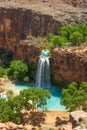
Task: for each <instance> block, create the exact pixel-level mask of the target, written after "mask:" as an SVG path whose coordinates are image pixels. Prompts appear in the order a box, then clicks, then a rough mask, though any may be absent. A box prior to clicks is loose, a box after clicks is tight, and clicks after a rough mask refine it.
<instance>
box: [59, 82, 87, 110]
mask: <svg viewBox="0 0 87 130" xmlns="http://www.w3.org/2000/svg"><path fill="white" fill-rule="evenodd" d="M86 93H87V82H83V83H82V84H81V85H80V86H78V84H77V83H75V82H72V83H71V84H70V85H69V86H68V88H67V89H63V90H62V98H61V103H62V104H64V105H65V106H66V108H67V109H69V110H70V111H72V110H75V109H79V108H80V107H82V108H84V107H85V106H87V94H86Z"/></svg>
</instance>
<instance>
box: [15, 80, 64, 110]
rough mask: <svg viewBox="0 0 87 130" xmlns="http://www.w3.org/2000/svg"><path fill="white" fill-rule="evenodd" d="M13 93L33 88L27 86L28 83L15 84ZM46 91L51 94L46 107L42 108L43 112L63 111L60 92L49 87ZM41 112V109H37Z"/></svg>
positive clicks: (29, 85) (32, 85)
mask: <svg viewBox="0 0 87 130" xmlns="http://www.w3.org/2000/svg"><path fill="white" fill-rule="evenodd" d="M14 86H15V91H20V90H23V89H28V88H29V87H34V86H35V85H34V84H28V83H23V82H15V83H14ZM48 90H49V91H50V93H51V98H50V99H47V105H45V106H44V109H45V110H49V111H64V110H65V106H63V105H61V103H60V100H61V95H62V93H61V90H60V89H59V88H57V87H55V86H51V87H50V88H48ZM39 109H40V110H42V109H43V108H39Z"/></svg>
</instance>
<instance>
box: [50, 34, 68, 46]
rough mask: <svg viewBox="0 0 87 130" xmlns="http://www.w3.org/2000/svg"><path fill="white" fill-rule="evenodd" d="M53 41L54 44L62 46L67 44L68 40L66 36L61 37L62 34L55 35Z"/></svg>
mask: <svg viewBox="0 0 87 130" xmlns="http://www.w3.org/2000/svg"><path fill="white" fill-rule="evenodd" d="M52 42H53V44H54V46H55V47H57V46H58V47H62V46H64V45H65V44H66V42H67V40H66V38H65V37H61V36H55V37H54V38H53V39H52Z"/></svg>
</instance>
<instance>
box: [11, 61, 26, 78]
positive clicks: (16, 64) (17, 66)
mask: <svg viewBox="0 0 87 130" xmlns="http://www.w3.org/2000/svg"><path fill="white" fill-rule="evenodd" d="M9 75H10V76H11V77H12V78H14V79H20V80H23V78H25V76H26V75H28V66H27V64H26V63H24V62H23V61H22V60H14V61H11V62H10V66H9Z"/></svg>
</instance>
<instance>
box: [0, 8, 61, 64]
mask: <svg viewBox="0 0 87 130" xmlns="http://www.w3.org/2000/svg"><path fill="white" fill-rule="evenodd" d="M60 26H61V23H60V22H59V21H56V20H54V19H53V18H52V16H48V15H44V14H40V13H38V12H35V11H32V10H29V9H28V10H27V9H23V8H18V9H13V8H12V9H6V8H1V9H0V47H1V48H5V49H7V50H9V51H12V52H13V53H14V57H15V58H17V59H24V60H27V61H28V62H36V60H37V58H38V56H39V55H40V52H41V49H40V47H39V46H38V47H37V46H35V45H28V44H25V43H24V44H23V42H22V44H21V43H20V41H22V40H24V39H26V37H27V36H28V35H34V36H38V35H39V36H40V35H43V34H45V33H47V32H51V33H54V32H56V31H57V29H58V28H59V27H60Z"/></svg>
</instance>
